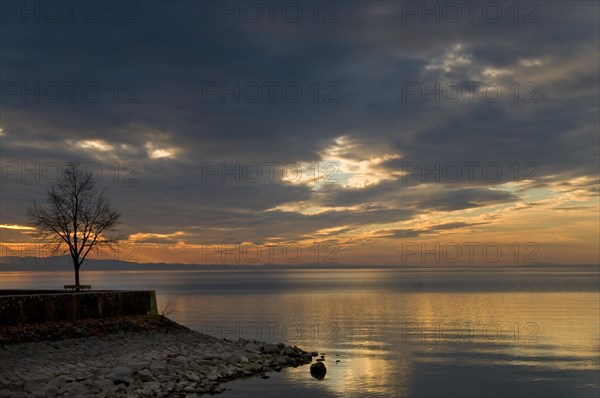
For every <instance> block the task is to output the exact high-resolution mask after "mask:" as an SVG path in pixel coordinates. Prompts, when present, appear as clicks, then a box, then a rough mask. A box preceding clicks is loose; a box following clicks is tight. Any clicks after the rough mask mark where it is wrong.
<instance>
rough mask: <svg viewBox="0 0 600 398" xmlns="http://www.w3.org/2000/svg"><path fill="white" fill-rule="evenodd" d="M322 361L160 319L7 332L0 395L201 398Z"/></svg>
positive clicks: (0, 347)
mask: <svg viewBox="0 0 600 398" xmlns="http://www.w3.org/2000/svg"><path fill="white" fill-rule="evenodd" d="M44 333H46V334H45V335H44ZM64 337H67V338H64ZM314 355H316V353H312V354H310V353H307V352H305V351H303V350H301V349H300V348H298V347H293V346H286V345H284V344H278V345H275V344H268V343H261V342H257V341H254V340H245V339H239V340H238V341H230V340H227V339H222V340H220V339H217V338H214V337H211V336H207V335H204V334H202V333H199V332H195V331H192V330H190V329H188V328H186V327H184V326H181V325H179V324H177V323H175V322H172V321H170V320H168V319H167V318H164V317H160V316H158V317H128V318H118V319H112V320H90V321H86V322H78V323H66V322H65V323H62V324H51V325H47V324H44V325H36V326H28V327H20V328H16V327H12V328H7V327H4V328H1V329H0V397H78V398H79V397H107V398H108V397H124V396H127V397H195V396H199V395H202V394H214V393H218V392H222V391H223V390H224V389H223V388H222V387H220V386H219V384H220V383H222V382H224V381H228V380H232V379H236V378H240V377H252V376H260V375H264V374H265V372H268V371H273V370H274V371H279V370H281V369H282V368H283V367H286V366H298V365H302V364H307V363H310V362H311V361H312V356H314ZM265 377H266V376H265Z"/></svg>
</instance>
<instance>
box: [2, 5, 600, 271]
mask: <svg viewBox="0 0 600 398" xmlns="http://www.w3.org/2000/svg"><path fill="white" fill-rule="evenodd" d="M467 3H468V4H470V3H469V2H466V3H463V2H459V3H450V5H448V4H449V3H446V2H428V3H427V4H428V9H423V7H424V6H423V3H421V2H392V1H338V2H335V1H334V2H317V3H315V2H312V1H311V2H305V1H300V2H279V1H274V2H235V1H230V2H227V3H223V2H212V1H160V0H159V1H125V0H122V1H120V2H118V3H114V2H107V1H81V2H80V1H75V2H62V1H56V2H41V1H27V2H16V1H13V2H11V1H6V2H4V1H3V2H2V10H0V12H1V15H0V18H1V24H0V73H1V75H0V80H1V84H2V86H1V89H2V90H1V91H2V93H1V97H2V98H1V109H0V128H1V129H2V130H1V132H0V133H1V136H0V155H1V162H2V189H1V194H0V195H1V204H0V208H1V215H0V217H1V221H0V224H1V227H0V233H1V241H2V248H3V254H4V255H7V254H14V253H16V252H17V251H18V250H20V249H22V248H26V250H29V251H30V252H31V250H32V249H31V246H27V245H29V244H32V243H31V242H34V236H33V234H32V231H31V229H29V227H28V226H27V222H28V220H27V218H26V216H25V212H26V209H27V206H28V204H29V203H30V202H31V201H32V200H33V199H37V200H41V199H43V197H44V193H45V190H46V189H47V188H48V187H49V186H50V185H51V184H52V182H53V181H54V178H55V176H56V170H57V167H58V166H59V165H62V164H63V163H64V162H79V163H80V164H81V165H83V166H84V167H86V168H87V169H88V170H90V171H93V172H94V173H96V175H97V176H98V185H99V186H103V187H107V188H108V191H107V192H108V195H109V196H110V198H111V200H112V203H113V205H114V206H115V207H117V208H119V209H121V210H122V212H123V215H124V216H123V223H122V225H121V227H120V231H121V232H122V233H123V234H124V235H125V236H126V241H125V242H124V243H123V246H122V249H121V253H120V254H119V258H121V259H124V260H129V261H140V262H183V263H229V264H232V263H252V262H258V263H268V262H275V263H290V262H300V263H313V262H317V263H327V262H338V263H344V264H367V265H371V264H373V265H375V264H412V263H432V262H437V263H460V264H462V263H469V262H470V263H476V264H482V265H486V264H487V265H489V264H492V263H496V262H498V263H510V264H523V263H529V262H535V261H538V262H556V263H564V264H570V263H594V262H596V263H597V262H598V261H599V252H598V240H599V229H598V228H599V227H598V225H599V224H598V221H599V213H598V208H599V203H598V187H599V177H598V171H599V170H598V166H599V145H600V144H599V132H598V131H599V130H598V129H599V119H598V117H599V74H598V70H599V68H600V65H599V46H600V43H599V36H598V31H599V4H598V3H597V2H595V1H547V2H543V1H540V2H520V3H514V2H505V1H499V2H485V1H484V2H478V3H477V4H476V5H468V4H467ZM115 4H117V5H115ZM515 4H516V5H515ZM24 243H27V244H24Z"/></svg>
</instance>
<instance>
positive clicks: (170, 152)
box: [146, 142, 177, 159]
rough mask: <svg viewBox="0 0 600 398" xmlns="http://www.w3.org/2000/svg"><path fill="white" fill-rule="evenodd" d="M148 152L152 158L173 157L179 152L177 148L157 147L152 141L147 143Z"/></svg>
mask: <svg viewBox="0 0 600 398" xmlns="http://www.w3.org/2000/svg"><path fill="white" fill-rule="evenodd" d="M146 153H147V154H148V156H149V157H150V158H151V159H160V158H172V157H174V156H175V154H176V153H177V150H176V149H175V148H157V147H156V146H155V145H154V144H152V143H151V142H148V143H146Z"/></svg>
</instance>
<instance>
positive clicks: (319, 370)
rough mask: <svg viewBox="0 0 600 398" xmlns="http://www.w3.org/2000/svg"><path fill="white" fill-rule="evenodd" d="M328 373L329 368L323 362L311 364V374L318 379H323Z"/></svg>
mask: <svg viewBox="0 0 600 398" xmlns="http://www.w3.org/2000/svg"><path fill="white" fill-rule="evenodd" d="M326 373H327V368H326V367H325V364H324V363H323V362H317V363H313V364H312V365H310V375H311V376H312V377H314V378H315V379H317V380H323V379H324V378H325V374H326Z"/></svg>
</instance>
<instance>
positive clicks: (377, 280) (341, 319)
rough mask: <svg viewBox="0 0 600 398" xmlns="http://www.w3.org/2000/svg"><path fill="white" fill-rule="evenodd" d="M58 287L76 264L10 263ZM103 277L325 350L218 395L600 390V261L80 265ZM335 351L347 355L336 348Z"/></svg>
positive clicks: (229, 330)
mask: <svg viewBox="0 0 600 398" xmlns="http://www.w3.org/2000/svg"><path fill="white" fill-rule="evenodd" d="M0 278H1V279H0V287H2V288H16V287H23V288H57V287H59V286H62V285H63V284H64V283H70V281H71V279H72V273H71V272H3V273H1V274H0ZM82 278H83V281H82V283H91V284H93V285H94V288H97V289H155V290H156V292H157V297H158V301H159V303H158V307H159V311H160V310H162V309H164V308H165V307H167V308H169V309H170V310H172V312H170V313H169V314H168V315H169V317H170V318H172V319H174V320H175V321H177V322H179V323H182V324H184V325H186V326H188V327H190V328H192V329H195V330H199V331H202V332H205V333H209V334H212V335H214V336H217V337H221V338H223V337H225V338H229V339H237V338H238V337H244V338H256V339H260V340H264V341H271V342H280V341H284V342H289V343H293V344H296V345H298V346H300V347H302V348H303V349H305V350H307V351H319V352H320V353H324V354H325V355H326V360H325V364H326V365H327V376H326V378H325V379H324V380H321V381H319V380H316V379H314V378H312V377H311V376H310V374H309V367H308V366H303V367H299V368H295V369H286V370H284V371H282V372H280V373H276V372H273V373H271V374H270V376H271V377H270V378H269V379H266V380H263V379H259V378H253V379H245V380H239V381H234V382H230V383H227V384H226V387H228V388H229V389H230V390H228V391H226V392H225V393H224V394H223V395H222V396H223V397H243V396H261V397H281V396H283V395H285V396H286V397H306V396H311V397H364V396H369V397H544V398H547V397H561V398H562V397H571V398H573V397H597V396H598V393H599V390H600V380H599V377H600V376H599V374H600V358H599V355H600V354H599V353H600V338H599V336H600V329H599V328H600V315H599V314H600V295H599V292H598V289H599V274H598V268H597V267H596V268H594V267H571V268H568V269H567V270H566V271H565V267H536V268H527V269H522V268H511V269H489V268H488V269H480V270H474V269H448V268H426V269H423V268H414V269H402V270H396V269H385V268H381V269H379V268H378V269H371V268H369V269H367V268H364V269H348V270H345V269H328V270H327V269H319V270H314V269H293V270H284V271H281V270H280V271H276V270H272V269H266V270H264V269H263V270H239V269H232V270H223V271H213V270H211V271H206V270H203V271H116V272H115V271H110V272H102V271H85V268H83V270H82ZM338 361H339V362H338Z"/></svg>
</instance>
